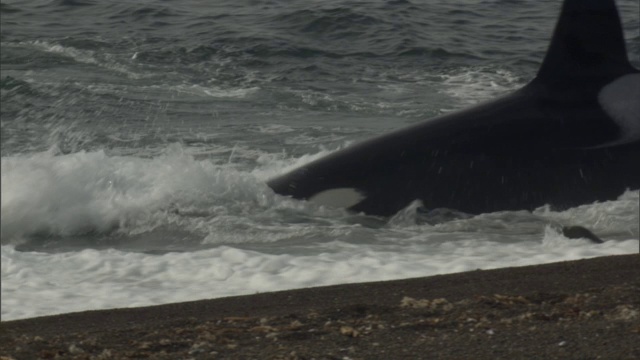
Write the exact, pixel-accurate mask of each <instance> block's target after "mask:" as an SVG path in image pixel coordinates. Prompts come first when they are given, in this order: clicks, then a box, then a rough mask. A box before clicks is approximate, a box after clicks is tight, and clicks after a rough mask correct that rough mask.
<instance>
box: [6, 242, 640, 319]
mask: <svg viewBox="0 0 640 360" xmlns="http://www.w3.org/2000/svg"><path fill="white" fill-rule="evenodd" d="M637 250H638V241H637V240H622V241H610V242H606V243H604V244H601V245H597V244H591V243H588V242H587V241H586V240H584V241H583V240H569V239H566V238H564V237H562V235H560V234H558V233H557V232H553V230H549V231H547V232H546V233H545V234H544V235H542V236H538V237H535V238H532V239H531V240H529V241H525V242H519V243H514V244H505V243H502V242H495V241H490V240H477V239H468V240H458V241H450V242H443V243H439V244H438V243H436V244H430V243H429V242H422V243H419V242H414V243H412V244H406V243H405V244H403V245H402V246H392V245H391V246H390V245H362V244H361V245H354V244H349V243H344V242H340V241H333V242H331V243H325V244H323V246H322V247H318V249H316V250H315V254H313V255H295V254H281V255H273V254H266V253H261V252H258V251H251V250H241V249H236V248H232V247H228V246H220V247H217V248H214V249H208V250H202V251H195V252H185V253H168V254H165V255H147V254H141V253H130V252H122V251H118V250H102V251H97V250H82V251H76V252H68V253H61V254H46V253H38V252H19V251H16V250H15V249H14V247H13V246H7V245H3V246H2V320H3V321H6V320H11V319H19V318H27V317H34V316H41V315H49V314H57V313H64V312H73V311H82V310H89V309H106V308H116V307H134V306H143V305H153V304H162V303H170V302H179V301H187V300H196V299H207V298H216V297H224V296H231V295H241V294H253V293H256V292H267V291H275V290H282V289H291V288H303V287H310V286H320V285H329V284H339V283H352V282H362V281H374V280H390V279H399V278H409V277H418V276H427V275H434V274H444V273H451V272H460V271H469V270H475V269H490V268H498V267H507V266H520V265H529V264H540V263H548V262H554V261H562V260H573V259H581V258H589V257H595V256H603V255H613V254H629V253H635V252H637Z"/></svg>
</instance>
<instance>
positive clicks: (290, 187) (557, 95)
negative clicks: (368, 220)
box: [267, 0, 640, 216]
mask: <svg viewBox="0 0 640 360" xmlns="http://www.w3.org/2000/svg"><path fill="white" fill-rule="evenodd" d="M638 164H640V71H638V70H637V69H635V68H634V67H633V66H631V64H630V62H629V60H628V57H627V52H626V48H625V42H624V37H623V34H622V27H621V24H620V18H619V15H618V11H617V8H616V5H615V2H614V0H565V1H564V3H563V5H562V9H561V12H560V16H559V19H558V21H557V24H556V28H555V30H554V33H553V36H552V39H551V42H550V45H549V48H548V51H547V53H546V55H545V57H544V60H543V62H542V65H541V67H540V69H539V72H538V74H537V76H536V77H535V78H534V79H533V80H532V81H531V82H529V83H528V84H527V85H525V86H524V87H522V88H521V89H519V90H517V91H515V92H513V93H511V94H509V95H506V96H503V97H501V98H498V99H495V100H493V101H489V102H486V103H483V104H480V105H477V106H474V107H472V108H469V109H466V110H462V111H458V112H455V113H450V114H445V115H443V116H439V117H436V118H432V119H428V120H426V121H423V122H421V123H418V124H415V125H412V126H409V127H406V128H403V129H399V130H396V131H393V132H391V133H388V134H384V135H381V136H378V137H375V138H372V139H369V140H365V141H362V142H360V143H358V144H355V145H353V146H350V147H347V148H345V149H342V150H340V151H336V152H334V153H332V154H329V155H328V156H326V157H324V158H320V159H318V160H315V161H313V162H311V163H308V164H305V165H303V166H301V167H299V168H297V169H294V170H293V171H291V172H289V173H287V174H284V175H281V176H278V177H276V178H274V179H271V180H269V181H268V182H267V184H268V185H269V186H270V187H271V188H272V189H273V190H274V191H275V192H276V193H278V194H281V195H286V196H291V197H293V198H296V199H305V200H310V201H315V202H318V203H320V204H326V205H330V206H336V207H345V208H348V209H350V210H352V211H355V212H363V213H366V214H371V215H381V216H389V215H393V214H395V213H396V212H398V211H399V210H401V209H402V208H404V207H406V206H407V205H408V204H409V203H411V202H412V201H414V200H421V201H422V203H423V205H424V207H426V208H427V209H436V208H449V209H455V210H457V211H462V212H465V213H471V214H478V213H486V212H493V211H501V210H522V209H528V210H531V209H534V208H537V207H540V206H543V205H545V204H550V205H552V206H554V207H555V208H568V207H573V206H577V205H581V204H586V203H592V202H595V201H604V200H608V199H615V198H617V197H618V196H619V195H620V194H622V193H623V192H624V191H625V190H628V189H631V190H635V189H640V166H638Z"/></svg>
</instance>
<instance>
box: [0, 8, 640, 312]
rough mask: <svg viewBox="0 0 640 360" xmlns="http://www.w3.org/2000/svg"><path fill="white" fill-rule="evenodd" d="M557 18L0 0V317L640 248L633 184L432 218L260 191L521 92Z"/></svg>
mask: <svg viewBox="0 0 640 360" xmlns="http://www.w3.org/2000/svg"><path fill="white" fill-rule="evenodd" d="M617 3H618V6H619V10H620V13H621V16H622V19H623V22H624V31H625V37H626V39H627V45H628V52H629V56H630V58H631V59H632V63H633V64H634V65H635V66H636V67H640V30H639V29H640V21H639V11H640V10H639V8H640V4H639V1H638V0H619V1H617ZM560 5H561V1H557V0H555V1H549V0H544V1H522V0H484V1H469V0H448V1H444V0H411V1H405V0H397V1H381V0H369V1H338V0H323V1H317V0H300V1H282V0H271V1H257V0H256V1H250V0H234V1H200V0H182V1H175V0H153V1H151V0H143V1H136V2H127V1H97V0H54V1H51V0H32V1H17V0H1V3H0V16H1V25H0V27H1V28H0V71H1V74H0V91H1V92H0V94H1V99H0V111H1V112H0V116H1V121H0V124H1V127H0V130H1V133H0V145H1V148H0V150H1V155H2V169H1V170H2V181H1V188H2V194H1V195H2V196H1V199H2V200H1V201H2V207H1V233H0V235H1V242H2V320H9V319H15V318H24V317H32V316H38V315H45V314H53V313H60V312H69V311H79V310H85V309H97V308H109V307H122V306H136V305H148V304H158V303H167V302H173V301H184V300H192V299H199V298H211V297H220V296H227V295H235V294H247V293H253V292H257V291H270V290H276V289H285V288H295V287H306V286H317V285H324V284H334V283H342V282H355V281H367V280H381V279H393V278H403V277H411V276H425V275H432V274H437V273H447V272H456V271H466V270H472V269H477V268H495V267H505V266H515V265H525V264H536V263H544V262H551V261H560V260H567V259H576V258H586V257H593V256H603V255H609V254H623V253H630V252H637V251H638V192H637V191H636V192H627V193H625V194H620V195H621V197H620V199H618V200H615V201H610V202H604V203H598V204H587V205H584V206H581V207H577V208H574V209H569V210H567V211H563V212H554V211H552V210H550V209H548V208H546V207H544V208H540V209H537V210H535V211H533V212H528V211H517V212H500V213H492V214H482V215H479V216H476V217H473V218H470V219H459V220H455V221H451V222H447V223H442V224H438V225H429V224H424V223H421V222H419V221H416V219H415V206H414V205H412V206H414V207H412V206H410V207H409V208H408V209H406V210H404V211H401V212H400V213H398V214H397V215H396V216H394V217H393V218H391V219H381V218H375V217H367V216H364V215H358V214H350V213H347V212H345V211H344V210H340V209H331V208H325V207H322V206H317V205H314V204H310V203H307V202H303V201H297V200H292V199H288V198H284V197H281V196H278V195H276V194H274V193H273V192H272V191H271V190H270V189H269V188H268V187H267V186H266V185H265V181H266V180H267V179H269V178H271V177H273V176H275V175H278V174H281V173H284V172H285V171H287V170H288V169H292V168H293V167H295V166H298V165H300V164H303V163H305V162H308V161H310V160H311V159H315V158H318V157H320V156H323V155H325V154H328V153H330V152H332V151H335V150H336V149H340V148H343V147H345V146H349V145H350V144H352V143H354V142H357V141H359V140H362V139H365V138H368V137H371V136H374V135H377V134H381V133H384V132H387V131H389V130H391V129H395V128H399V127H402V126H406V125H409V124H413V123H416V122H419V121H421V120H424V119H427V118H430V117H433V116H436V115H440V114H443V113H446V112H449V111H453V110H456V109H460V108H463V107H466V106H469V105H472V104H475V103H477V102H481V101H484V100H488V99H491V98H493V97H495V96H498V95H501V94H504V93H507V92H509V91H512V90H515V89H517V88H519V87H521V86H523V85H524V84H526V83H527V82H528V81H529V80H531V79H532V78H533V77H534V76H535V74H536V72H537V70H538V67H539V65H540V63H541V61H542V58H543V56H544V54H545V51H546V48H547V46H548V43H549V40H550V37H551V34H552V31H553V27H554V24H555V21H556V18H557V16H558V13H559V9H560ZM573 223H579V224H588V225H589V226H590V227H591V228H592V229H593V230H594V232H596V233H597V234H598V235H599V236H601V237H603V238H605V240H609V241H607V242H606V243H605V244H602V245H595V244H590V243H589V242H587V241H582V240H569V239H567V238H564V237H563V236H562V235H561V234H559V233H558V232H557V230H556V229H557V227H556V225H557V224H573Z"/></svg>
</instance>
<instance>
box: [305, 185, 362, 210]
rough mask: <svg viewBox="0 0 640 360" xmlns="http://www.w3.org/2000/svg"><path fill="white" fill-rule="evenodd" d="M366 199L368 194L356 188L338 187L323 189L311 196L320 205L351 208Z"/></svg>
mask: <svg viewBox="0 0 640 360" xmlns="http://www.w3.org/2000/svg"><path fill="white" fill-rule="evenodd" d="M364 199H366V196H364V194H362V192H360V191H359V190H357V189H354V188H336V189H329V190H324V191H321V192H319V193H317V194H315V195H313V196H311V197H310V198H309V201H311V202H314V203H316V204H318V205H325V206H331V207H344V208H349V207H351V206H354V205H356V204H358V203H360V202H361V201H362V200H364Z"/></svg>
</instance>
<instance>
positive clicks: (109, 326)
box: [0, 254, 640, 360]
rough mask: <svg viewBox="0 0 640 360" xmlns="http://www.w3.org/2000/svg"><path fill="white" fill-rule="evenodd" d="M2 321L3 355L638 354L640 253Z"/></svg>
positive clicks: (395, 356)
mask: <svg viewBox="0 0 640 360" xmlns="http://www.w3.org/2000/svg"><path fill="white" fill-rule="evenodd" d="M0 325H1V330H0V355H2V356H4V358H2V359H3V360H5V359H23V358H34V359H38V358H56V356H57V357H58V358H65V359H66V358H69V359H120V358H131V357H140V358H154V359H165V358H166V359H173V358H192V359H207V358H225V359H250V358H256V359H258V358H273V359H285V358H286V359H311V358H315V359H325V358H326V359H332V358H345V357H348V358H350V359H371V358H375V356H377V355H380V354H384V357H385V358H387V359H401V358H425V359H426V358H465V354H467V355H468V356H471V355H473V357H475V358H496V357H503V356H505V357H511V358H526V357H530V356H534V355H538V356H544V357H547V358H554V357H559V358H585V356H587V355H588V358H598V357H602V358H611V359H615V358H635V357H640V346H638V345H637V343H640V254H632V255H616V256H605V257H597V258H591V259H583V260H575V261H566V262H559V263H551V264H542V265H533V266H524V267H513V268H500V269H493V270H475V271H470V272H463V273H455V274H445V275H435V276H429V277H423V278H413V279H403V280H392V281H381V282H370V283H356V284H344V285H332V286H323V287H316V288H305V289H295V290H286V291H277V292H271V293H259V294H254V295H244V296H233V297H226V298H217V299H211V300H198V301H190V302H183V303H175V304H164V305H154V306H149V307H141V308H123V309H108V310H94V311H85V312H78V313H67V314H60V315H52V316H44V317H37V318H28V319H21V320H12V321H3V322H1V323H0ZM518 334H519V335H518ZM498 340H499V341H498ZM536 344H537V345H536ZM489 345H490V346H489ZM345 349H346V350H345ZM456 354H457V355H456ZM625 354H626V355H625Z"/></svg>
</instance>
